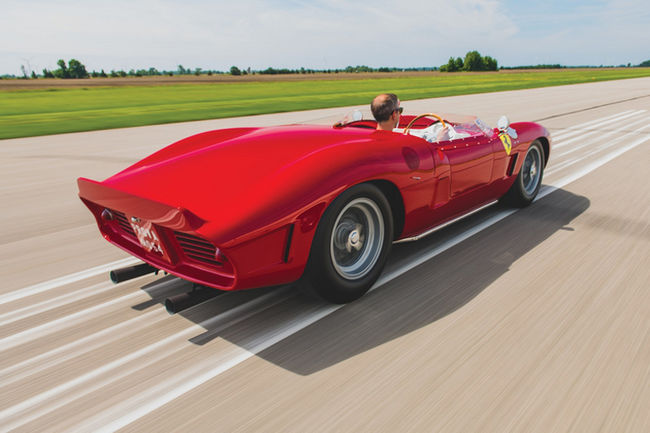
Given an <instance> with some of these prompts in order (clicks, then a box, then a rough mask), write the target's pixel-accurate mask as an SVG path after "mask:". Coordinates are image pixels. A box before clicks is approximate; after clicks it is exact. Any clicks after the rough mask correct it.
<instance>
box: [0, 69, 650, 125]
mask: <svg viewBox="0 0 650 433" xmlns="http://www.w3.org/2000/svg"><path fill="white" fill-rule="evenodd" d="M647 76H650V68H629V69H581V70H572V69H568V70H554V71H544V72H540V71H522V72H498V73H481V74H466V73H460V74H438V73H434V74H426V75H425V74H423V75H421V76H407V77H395V78H379V79H361V80H359V79H355V80H352V79H338V80H337V79H332V80H313V81H312V80H303V81H270V82H269V81H264V82H239V83H231V82H222V83H212V84H178V85H176V84H173V85H152V86H120V87H115V86H112V87H111V86H107V87H88V88H57V89H39V90H14V91H0V138H15V137H27V136H35V135H46V134H57V133H64V132H77V131H90V130H96V129H108V128H120V127H127V126H141V125H152V124H160V123H171V122H181V121H189V120H202V119H215V118H224V117H234V116H244V115H251V114H265V113H275V112H281V111H297V110H308V109H315V108H327V107H337V106H345V105H357V104H367V103H369V102H370V100H371V99H372V98H373V97H374V96H375V95H377V94H378V93H381V92H394V93H397V94H398V95H399V96H400V98H401V99H402V100H410V99H420V98H433V97H440V96H452V95H462V94H471V93H484V92H494V91H503V90H516V89H528V88H534V87H546V86H558V85H564V84H575V83H585V82H595V81H605V80H617V79H624V78H637V77H647Z"/></svg>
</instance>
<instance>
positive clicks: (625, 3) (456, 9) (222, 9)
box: [0, 0, 650, 74]
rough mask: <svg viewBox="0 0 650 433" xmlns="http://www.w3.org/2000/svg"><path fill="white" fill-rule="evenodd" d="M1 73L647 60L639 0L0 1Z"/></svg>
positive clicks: (645, 19)
mask: <svg viewBox="0 0 650 433" xmlns="http://www.w3.org/2000/svg"><path fill="white" fill-rule="evenodd" d="M0 11H1V13H0V74H6V73H8V74H19V73H20V65H21V64H23V65H25V66H26V67H27V68H28V69H29V68H31V69H34V70H36V71H38V72H40V71H41V70H42V69H43V68H48V69H55V68H56V60H57V59H59V58H64V59H66V60H68V59H70V58H76V59H78V60H80V61H82V63H84V64H85V65H86V66H87V67H88V69H89V70H92V69H97V70H99V69H102V68H103V69H105V70H106V71H109V70H111V69H126V70H128V69H131V68H135V69H139V68H149V67H151V66H153V67H156V68H158V69H161V70H162V69H176V67H177V65H179V64H182V65H183V66H185V67H186V68H195V67H201V68H203V69H218V70H226V69H229V68H230V66H231V65H237V66H239V67H243V68H246V67H249V66H250V67H252V68H253V69H264V68H266V67H268V66H273V67H290V68H296V67H300V66H305V67H311V68H318V69H323V68H341V67H345V66H347V65H369V66H373V67H378V66H396V67H417V66H439V65H440V64H443V63H445V62H446V61H447V59H448V58H449V57H450V56H454V57H456V56H464V54H465V53H466V52H467V51H470V50H474V49H476V50H478V51H480V52H481V54H483V55H490V56H492V57H494V58H496V59H497V60H498V61H499V64H500V65H504V66H514V65H524V64H525V65H528V64H539V63H561V64H566V65H601V64H603V65H619V64H627V63H628V62H631V63H632V64H638V63H640V62H642V61H644V60H648V59H650V48H649V45H650V25H649V24H648V23H650V6H648V3H647V0H595V1H583V0H578V1H571V0H565V1H558V0H550V1H544V2H525V1H514V0H455V1H440V0H412V1H399V2H398V1H395V0H391V1H388V0H374V1H371V2H352V1H349V0H316V1H308V0H267V1H264V0H238V1H236V0H235V1H219V0H217V1H205V0H187V1H184V2H180V1H171V0H138V1H131V0H110V1H101V2H100V1H95V0H85V1H78V0H58V1H57V0H48V1H44V0H31V1H30V0H22V1H19V0H0Z"/></svg>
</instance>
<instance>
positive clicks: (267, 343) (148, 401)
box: [75, 137, 650, 432]
mask: <svg viewBox="0 0 650 433" xmlns="http://www.w3.org/2000/svg"><path fill="white" fill-rule="evenodd" d="M648 139H650V137H647V138H644V139H643V140H637V141H636V142H633V143H631V144H628V145H627V146H624V147H622V148H620V149H618V150H616V151H614V152H611V153H609V154H607V155H605V156H604V157H601V158H600V159H598V160H597V161H594V162H592V163H591V164H589V165H587V166H586V167H584V168H582V169H581V170H580V171H578V172H576V173H572V174H570V175H568V176H565V177H563V178H561V179H559V180H558V181H555V182H553V184H551V185H548V186H545V187H544V188H543V189H542V190H541V191H540V193H539V194H538V196H537V199H536V200H539V199H541V198H543V197H545V196H547V195H548V194H550V193H552V192H554V191H555V190H557V189H559V188H562V187H564V186H565V185H567V184H569V183H571V182H573V181H575V180H577V179H579V178H581V177H583V176H585V175H587V174H589V173H591V172H592V171H594V170H595V169H597V168H599V167H601V166H602V165H603V164H606V163H607V162H609V161H611V160H612V159H614V158H616V157H617V156H620V155H622V154H623V153H625V152H627V151H628V150H631V149H633V148H634V147H636V146H638V145H639V144H641V143H642V142H644V141H647V140H648ZM517 210H518V209H509V210H504V211H501V212H499V213H497V214H496V215H493V216H492V217H490V218H489V219H488V220H486V221H483V222H481V223H480V224H478V225H477V226H475V227H473V228H472V229H470V230H469V231H467V232H465V233H462V234H460V235H458V236H456V237H454V238H452V239H450V240H449V241H447V242H445V243H443V244H442V245H439V246H438V247H437V248H435V249H433V250H431V251H429V252H427V253H426V254H424V255H422V256H421V257H419V258H417V259H416V260H414V261H413V262H411V263H409V264H406V265H404V266H403V267H402V268H400V269H398V270H395V271H393V272H392V273H390V274H389V275H386V276H383V277H382V278H380V280H379V281H378V282H377V283H376V284H375V285H374V286H373V288H372V289H371V290H374V289H376V288H378V287H380V286H382V285H384V284H386V283H388V282H389V281H392V280H393V279H395V278H397V277H399V276H401V275H403V274H404V273H406V272H408V271H410V270H411V269H413V268H415V267H416V266H418V265H420V264H422V263H424V262H426V261H427V260H430V259H432V258H433V257H435V256H436V255H438V254H440V253H442V252H444V251H446V250H448V249H449V248H452V247H453V246H455V245H457V244H459V243H460V242H462V241H464V240H466V239H467V238H469V237H471V236H473V235H474V234H476V233H479V232H480V231H482V230H484V229H486V228H488V227H490V226H492V225H494V224H496V223H497V222H499V221H501V220H503V219H504V218H506V217H508V216H510V215H512V214H513V213H515V212H517ZM342 307H343V305H333V306H323V307H321V308H317V309H316V310H315V311H313V312H311V313H309V314H306V315H304V314H303V315H300V316H299V317H297V318H296V319H295V320H293V321H290V322H289V323H288V324H286V325H285V327H284V328H280V329H278V328H277V327H276V328H275V329H271V330H268V331H267V333H264V334H263V335H261V336H259V338H257V339H256V340H257V342H256V343H255V344H251V345H250V346H249V345H247V344H246V345H243V346H245V347H247V348H246V349H244V348H235V349H234V350H232V351H231V353H228V354H224V355H223V356H222V359H220V360H218V361H217V362H218V363H217V365H215V360H214V359H210V360H209V362H210V364H206V363H205V362H204V363H201V365H199V366H195V368H191V369H186V370H185V371H183V372H181V373H180V374H178V375H177V376H175V377H172V378H169V379H168V380H167V381H165V382H163V383H161V384H160V385H157V386H155V387H153V388H150V389H148V390H146V391H144V392H142V393H140V394H138V395H135V396H133V397H131V398H128V399H126V400H124V401H122V402H121V403H119V404H117V405H115V406H113V407H111V408H110V409H107V410H105V411H103V412H101V413H99V414H97V415H95V416H93V417H91V418H89V419H87V420H85V421H84V422H82V423H81V424H79V425H77V426H76V428H75V430H84V431H98V432H113V431H116V430H119V429H121V428H123V427H125V426H127V425H129V424H131V423H132V422H134V421H136V420H138V419H140V418H142V417H144V416H146V415H148V414H149V413H151V412H153V411H154V410H156V409H159V408H160V407H162V406H164V405H165V404H167V403H169V402H171V401H173V400H175V399H176V398H178V397H180V396H182V395H183V394H185V393H187V392H189V391H191V390H193V389H195V388H196V387H198V386H200V385H203V384H204V383H205V382H207V381H209V380H212V379H214V378H215V377H217V376H219V375H220V374H221V373H224V372H226V371H228V370H230V369H231V368H233V367H236V366H237V365H239V364H241V363H242V362H244V361H246V360H247V359H249V358H251V357H252V356H254V355H256V354H258V353H260V352H261V351H263V350H265V349H267V348H269V347H271V346H273V345H274V344H276V343H278V342H280V341H282V340H284V339H285V338H287V337H289V336H291V335H293V334H295V333H296V332H299V331H301V330H302V329H304V328H306V327H307V326H309V325H311V324H313V323H315V322H317V321H318V320H321V319H322V318H324V317H326V316H328V315H330V314H332V313H333V312H335V311H337V310H339V309H340V308H342ZM204 364H205V365H204Z"/></svg>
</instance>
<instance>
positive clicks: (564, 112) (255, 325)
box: [0, 78, 650, 433]
mask: <svg viewBox="0 0 650 433" xmlns="http://www.w3.org/2000/svg"><path fill="white" fill-rule="evenodd" d="M403 105H404V106H405V108H406V111H407V112H409V113H419V112H431V111H433V112H457V113H471V114H477V115H478V116H479V117H481V118H483V119H484V120H486V121H487V122H489V123H490V124H492V125H494V124H496V119H497V118H498V116H499V115H500V114H508V115H509V116H510V119H511V120H512V121H513V122H514V121H519V120H537V121H540V123H542V124H544V125H545V126H547V127H548V128H549V129H550V130H551V133H552V135H553V138H554V148H553V153H552V156H551V160H550V163H549V165H548V167H547V171H546V173H545V176H544V184H545V186H544V187H543V189H542V191H541V193H540V197H539V198H538V200H537V201H536V202H535V203H533V204H532V205H531V206H530V207H528V208H526V209H523V210H513V209H508V208H500V207H491V208H488V209H486V210H484V211H481V212H480V213H477V214H475V215H473V216H471V217H469V218H468V219H465V220H463V221H462V222H460V223H458V224H455V225H452V226H450V227H448V228H446V229H444V230H442V231H440V232H437V233H436V234H434V235H433V236H431V237H430V238H426V239H424V240H422V241H420V242H416V243H408V244H399V245H395V246H394V250H393V253H392V255H391V258H390V262H389V264H388V266H387V269H386V271H385V272H384V274H383V275H382V277H381V279H380V281H379V282H378V283H377V284H376V286H375V288H374V289H373V290H372V291H371V292H370V293H369V294H367V295H366V296H365V297H364V298H362V299H361V300H359V301H357V302H354V303H352V304H349V305H346V306H333V305H328V304H325V303H323V302H320V301H318V300H315V299H312V298H310V297H308V296H306V295H304V294H303V293H302V292H301V291H300V290H299V288H296V287H279V288H265V289H260V290H254V291H247V292H238V293H227V294H223V295H220V296H218V297H216V298H214V299H212V300H210V301H208V302H205V303H203V304H200V305H198V306H196V307H194V308H191V309H189V310H186V311H185V312H183V313H182V314H178V315H175V316H170V315H168V314H167V313H166V311H165V310H164V307H163V306H162V302H163V300H164V299H165V298H166V297H168V296H170V295H173V294H177V293H181V292H184V291H187V290H189V284H188V283H184V282H183V281H180V280H178V279H176V278H173V277H170V276H166V277H163V276H153V275H152V276H147V277H142V278H139V279H136V280H132V281H129V282H125V283H122V284H119V285H112V283H110V282H109V281H108V271H109V270H110V269H112V268H114V267H118V266H121V265H124V264H127V263H132V262H133V260H132V259H131V258H129V257H128V256H126V255H125V254H124V253H122V252H121V251H119V250H118V249H117V248H115V247H113V246H111V245H109V244H108V243H106V242H105V241H103V239H101V237H100V236H99V233H98V231H97V229H96V227H95V224H94V221H93V220H92V218H91V215H90V213H89V212H88V211H87V210H86V209H85V208H84V207H83V206H82V204H81V202H80V201H79V200H78V199H77V197H76V184H75V179H76V177H78V176H88V177H92V178H96V179H98V178H99V179H103V178H105V177H107V176H108V175H110V174H112V173H114V172H116V171H118V170H119V169H121V168H123V167H125V166H126V165H127V164H129V163H131V162H133V161H135V160H137V159H139V158H140V157H142V156H144V155H146V154H148V153H150V152H152V151H153V150H155V149H156V148H159V147H161V146H162V145H165V144H168V143H170V142H172V141H174V140H176V139H179V138H181V137H183V136H186V135H189V134H191V133H194V132H199V131H203V130H206V129H209V128H216V127H226V126H236V125H253V126H254V125H262V124H281V123H289V122H316V123H325V124H328V123H333V121H334V120H337V119H338V118H340V117H342V115H343V114H344V113H345V111H346V110H345V109H330V110H318V111H309V112H302V113H285V114H278V115H269V116H259V117H255V118H241V119H225V120H219V121H205V122H192V123H184V124H173V125H162V126H153V127H143V128H132V129H122V130H112V131H98V132H90V133H78V134H67V135H60V136H49V137H39V138H29V139H16V140H5V141H0V190H1V192H2V212H1V213H0V222H1V225H0V227H2V229H1V232H0V278H1V283H2V284H1V285H0V430H1V431H9V430H16V431H24V432H37V431H66V430H69V431H88V432H101V431H114V430H120V429H122V430H123V431H156V432H159V431H180V432H188V431H191V432H200V431H206V432H207V431H210V432H213V431H214V432H216V431H223V432H237V431H283V432H284V431H293V432H306V431H310V432H311V431H351V432H357V431H369V432H377V431H386V432H396V431H427V432H434V431H444V432H471V431H476V432H506V431H526V432H529V431H530V432H544V433H547V432H555V431H558V432H564V431H581V432H595V431H603V432H648V431H650V188H649V186H648V178H649V176H648V174H649V167H650V79H648V78H644V79H634V80H625V81H613V82H604V83H594V84H583V85H573V86H564V87H555V88H546V89H534V90H523V91H514V92H503V93H496V94H483V95H472V96H461V97H453V98H441V99H437V100H427V101H409V102H405V103H403ZM364 110H365V107H364ZM366 112H367V110H366ZM244 169H245V168H244V167H242V170H244Z"/></svg>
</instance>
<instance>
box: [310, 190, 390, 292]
mask: <svg viewBox="0 0 650 433" xmlns="http://www.w3.org/2000/svg"><path fill="white" fill-rule="evenodd" d="M392 234H393V217H392V214H391V211H390V205H389V203H388V201H387V200H386V197H385V196H384V195H383V194H382V192H381V191H380V190H379V188H377V187H376V186H374V185H372V184H361V185H356V186H354V187H352V188H350V189H348V190H347V191H345V192H343V193H342V194H341V195H340V196H339V197H337V198H336V199H335V200H334V201H333V202H332V204H330V206H329V207H328V208H327V210H326V211H325V213H324V214H323V217H322V218H321V221H320V223H319V225H318V228H317V229H316V234H315V236H314V242H313V244H312V248H311V254H310V257H309V263H308V264H307V269H306V271H305V279H306V280H307V282H308V283H309V285H310V286H311V287H312V288H313V290H314V291H315V292H316V293H317V294H318V295H319V296H320V297H322V298H324V299H325V300H327V301H329V302H333V303H337V304H344V303H346V302H351V301H354V300H355V299H358V298H360V297H361V296H363V295H364V294H365V293H366V292H367V291H368V290H369V289H370V287H371V286H372V284H373V283H374V282H375V281H376V280H377V278H378V277H379V274H380V273H381V271H382V269H383V267H384V265H385V263H386V259H387V258H388V253H389V251H390V246H391V244H392V240H393V239H392Z"/></svg>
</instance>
